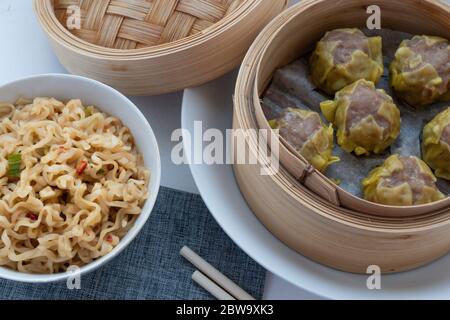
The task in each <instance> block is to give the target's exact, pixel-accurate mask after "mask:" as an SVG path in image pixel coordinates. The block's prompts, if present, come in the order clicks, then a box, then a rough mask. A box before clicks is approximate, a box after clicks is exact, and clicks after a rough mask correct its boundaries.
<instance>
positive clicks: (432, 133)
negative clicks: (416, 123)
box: [422, 107, 450, 180]
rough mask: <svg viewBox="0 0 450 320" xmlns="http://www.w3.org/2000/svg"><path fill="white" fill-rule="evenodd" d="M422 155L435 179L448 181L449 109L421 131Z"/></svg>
mask: <svg viewBox="0 0 450 320" xmlns="http://www.w3.org/2000/svg"><path fill="white" fill-rule="evenodd" d="M422 155H423V160H425V162H426V163H427V164H428V165H429V166H430V167H431V168H432V169H434V170H435V174H436V176H437V177H439V178H443V179H446V180H450V107H448V108H447V109H446V110H444V111H442V112H441V113H439V114H438V115H437V116H436V117H435V118H434V119H433V120H432V121H431V122H429V123H428V124H427V125H426V126H425V128H424V129H423V135H422Z"/></svg>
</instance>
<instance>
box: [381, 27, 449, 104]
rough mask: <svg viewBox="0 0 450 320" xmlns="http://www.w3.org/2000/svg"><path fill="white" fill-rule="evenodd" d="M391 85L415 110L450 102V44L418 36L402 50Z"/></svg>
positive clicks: (392, 72) (400, 48)
mask: <svg viewBox="0 0 450 320" xmlns="http://www.w3.org/2000/svg"><path fill="white" fill-rule="evenodd" d="M390 71H391V85H392V87H393V88H394V90H395V91H396V93H397V95H398V96H399V98H401V99H403V100H405V101H406V102H407V103H409V104H410V105H412V106H414V107H423V106H427V105H430V104H432V103H434V102H437V101H441V100H448V99H450V44H449V42H448V40H446V39H444V38H439V37H431V36H415V37H413V38H412V39H411V40H405V41H403V42H402V43H401V45H400V47H399V48H398V50H397V52H396V54H395V59H394V61H393V62H392V64H391V67H390Z"/></svg>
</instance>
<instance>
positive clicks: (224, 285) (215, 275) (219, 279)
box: [180, 247, 255, 300]
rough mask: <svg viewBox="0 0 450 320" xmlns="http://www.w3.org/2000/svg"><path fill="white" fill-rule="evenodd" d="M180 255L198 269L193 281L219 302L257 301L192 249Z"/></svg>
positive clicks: (185, 250) (186, 248)
mask: <svg viewBox="0 0 450 320" xmlns="http://www.w3.org/2000/svg"><path fill="white" fill-rule="evenodd" d="M180 254H181V256H183V257H184V258H185V259H186V260H188V261H189V262H190V263H192V264H193V265H194V266H195V267H196V268H197V269H198V270H197V271H195V272H194V273H193V274H192V280H194V282H196V283H197V284H198V285H200V286H201V287H202V288H203V289H205V290H206V291H208V292H209V293H210V294H212V295H213V296H214V297H215V298H217V299H218V300H255V298H253V297H252V296H251V295H249V294H248V293H247V292H245V290H244V289H242V288H241V287H239V286H238V285H237V284H236V283H234V282H233V281H231V280H230V279H229V278H227V277H226V276H225V275H223V274H222V273H221V272H220V271H219V270H217V269H216V268H214V267H213V266H212V265H210V264H209V263H208V262H206V261H205V260H203V259H202V258H201V257H200V256H199V255H198V254H196V253H195V252H194V251H192V250H191V249H190V248H188V247H183V249H181V251H180Z"/></svg>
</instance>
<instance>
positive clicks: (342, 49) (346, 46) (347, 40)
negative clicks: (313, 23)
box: [322, 30, 369, 65]
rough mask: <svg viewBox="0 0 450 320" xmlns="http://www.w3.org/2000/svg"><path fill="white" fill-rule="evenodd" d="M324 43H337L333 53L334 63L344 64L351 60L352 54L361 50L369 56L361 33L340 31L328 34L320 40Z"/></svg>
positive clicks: (366, 43) (365, 39)
mask: <svg viewBox="0 0 450 320" xmlns="http://www.w3.org/2000/svg"><path fill="white" fill-rule="evenodd" d="M322 40H323V41H325V42H338V45H337V46H336V48H335V49H334V51H333V58H334V63H335V64H337V65H339V64H345V63H348V62H350V61H351V60H352V54H353V52H355V51H356V50H361V51H362V52H365V53H366V54H367V55H369V42H368V40H367V37H366V35H365V34H364V33H362V32H355V33H348V32H344V31H342V30H333V31H330V32H328V33H327V34H326V35H325V37H324V38H323V39H322Z"/></svg>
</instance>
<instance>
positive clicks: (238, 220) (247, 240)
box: [182, 73, 450, 299]
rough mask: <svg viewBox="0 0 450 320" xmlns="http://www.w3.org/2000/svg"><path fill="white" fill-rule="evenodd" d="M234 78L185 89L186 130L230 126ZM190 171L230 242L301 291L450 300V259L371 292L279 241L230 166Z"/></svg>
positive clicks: (357, 278) (359, 279)
mask: <svg viewBox="0 0 450 320" xmlns="http://www.w3.org/2000/svg"><path fill="white" fill-rule="evenodd" d="M235 79H236V73H233V74H229V75H227V76H225V77H223V78H221V79H219V80H216V81H214V82H211V83H209V84H207V85H204V86H202V87H198V88H195V89H188V90H186V91H185V94H184V99H183V112H182V126H183V129H186V130H187V131H189V132H190V133H191V136H193V134H194V121H202V126H203V130H206V129H208V128H217V129H220V130H222V131H224V130H225V129H227V128H231V127H232V112H233V105H232V100H231V97H232V94H233V91H234V84H235ZM186 138H187V137H186ZM185 141H186V139H185ZM191 171H192V175H193V176H194V180H195V182H196V184H197V187H198V189H199V191H200V193H201V195H202V196H203V199H204V201H205V203H206V205H207V206H208V208H209V210H210V211H211V213H212V214H213V216H214V217H215V219H216V220H217V222H218V223H219V224H220V225H221V227H222V228H223V229H224V230H225V232H226V233H227V234H228V235H229V236H230V237H231V239H233V241H234V242H235V243H236V244H237V245H238V246H239V247H241V249H242V250H244V251H245V252H246V253H247V254H248V255H249V256H251V257H252V258H253V259H254V260H256V261H257V262H258V263H260V264H261V265H262V266H263V267H265V268H266V269H267V270H269V271H270V272H272V273H274V274H276V275H278V276H279V277H281V278H283V279H285V280H287V281H289V282H291V283H292V284H294V285H296V286H298V287H301V288H303V289H305V290H307V291H309V292H312V293H315V294H317V295H320V296H323V297H326V298H331V299H446V298H450V255H447V256H445V257H444V258H441V259H440V260H438V261H436V262H434V263H433V264H430V265H428V266H426V267H422V268H420V269H417V270H413V271H409V272H405V273H400V274H395V275H386V276H382V278H381V287H382V289H381V290H375V291H374V290H372V291H371V290H368V289H367V285H366V281H367V278H368V277H366V276H364V275H355V274H350V273H344V272H341V271H336V270H333V269H330V268H328V267H325V266H323V265H320V264H317V263H315V262H313V261H311V260H309V259H307V258H305V257H304V256H302V255H300V254H298V253H297V252H295V251H293V250H291V249H289V248H288V247H287V246H285V245H284V244H283V243H282V242H280V241H279V240H278V239H277V238H275V237H274V236H273V235H272V234H271V233H270V232H269V231H268V230H267V229H266V228H265V227H264V226H263V225H262V224H261V222H259V220H258V219H257V218H256V216H255V215H254V214H253V213H252V211H251V210H250V209H249V207H248V205H247V203H246V202H245V199H244V198H243V197H242V195H241V193H240V191H239V187H238V185H237V184H236V181H235V178H234V174H233V170H232V167H231V166H230V165H206V164H199V165H191Z"/></svg>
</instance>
